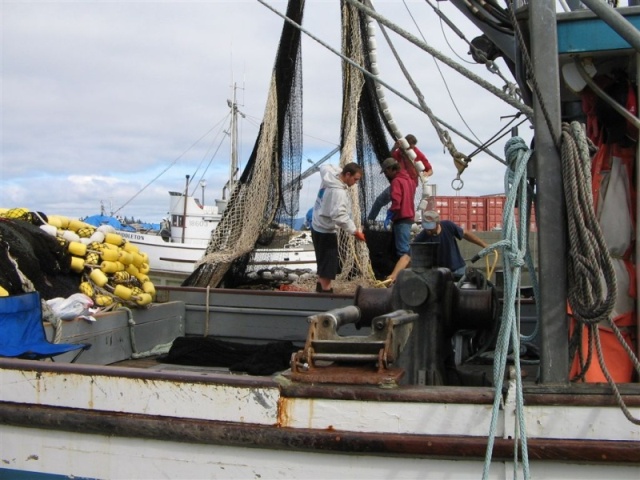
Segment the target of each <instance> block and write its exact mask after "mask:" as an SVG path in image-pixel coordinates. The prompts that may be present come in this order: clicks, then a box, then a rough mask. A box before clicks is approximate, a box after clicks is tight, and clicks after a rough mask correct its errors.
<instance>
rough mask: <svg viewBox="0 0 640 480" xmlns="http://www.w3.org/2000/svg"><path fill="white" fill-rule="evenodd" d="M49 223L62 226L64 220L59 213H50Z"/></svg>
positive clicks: (57, 226)
mask: <svg viewBox="0 0 640 480" xmlns="http://www.w3.org/2000/svg"><path fill="white" fill-rule="evenodd" d="M47 223H48V224H49V225H51V226H53V227H56V228H62V221H61V220H60V218H59V217H58V216H57V215H49V216H48V217H47Z"/></svg>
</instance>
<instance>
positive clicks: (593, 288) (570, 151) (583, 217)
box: [562, 122, 640, 425]
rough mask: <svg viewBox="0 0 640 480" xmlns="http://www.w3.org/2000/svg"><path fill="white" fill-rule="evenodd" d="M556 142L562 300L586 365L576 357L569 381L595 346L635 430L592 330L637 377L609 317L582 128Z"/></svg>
mask: <svg viewBox="0 0 640 480" xmlns="http://www.w3.org/2000/svg"><path fill="white" fill-rule="evenodd" d="M562 140H563V142H562V177H563V182H564V192H565V202H566V204H567V221H568V224H569V225H568V227H569V257H568V266H567V274H568V275H567V277H568V278H567V281H568V300H569V305H570V306H571V310H572V315H573V317H574V318H575V319H576V320H577V321H578V322H579V324H580V325H578V328H577V330H576V331H581V330H582V325H585V326H587V329H588V332H589V342H588V344H589V350H588V355H587V361H586V362H582V353H580V356H579V358H580V367H581V372H580V373H579V374H578V375H577V376H576V378H574V379H572V380H580V379H583V378H584V375H585V373H586V371H587V369H588V368H589V365H590V362H591V357H592V354H593V353H592V348H593V347H592V345H593V344H594V343H595V346H596V353H597V356H598V363H599V365H600V368H601V369H602V373H603V374H604V376H605V378H606V379H607V383H608V384H609V386H610V387H611V389H612V391H613V394H614V396H615V398H616V400H617V402H618V405H619V406H620V408H621V410H622V412H623V413H624V416H625V417H627V419H628V420H629V421H630V422H632V423H634V424H636V425H640V419H638V418H635V417H634V416H633V415H632V414H631V412H630V411H629V409H628V408H627V406H626V404H625V402H624V399H623V398H622V396H621V394H620V391H619V390H618V386H617V385H616V383H615V382H614V381H613V378H612V377H611V374H610V373H609V370H608V368H607V365H606V363H605V359H604V355H603V353H602V347H601V343H600V331H599V327H598V325H599V324H600V323H601V322H602V323H604V324H606V325H607V326H608V327H610V328H611V330H612V331H613V333H614V335H615V336H616V338H617V339H618V341H619V342H620V345H622V347H623V349H624V350H625V352H626V353H627V355H629V358H630V359H631V361H632V362H633V365H634V367H635V370H636V372H640V362H639V361H638V358H637V357H636V355H635V354H634V352H633V351H632V350H631V348H630V347H629V345H628V344H627V342H626V341H625V340H624V338H623V337H622V333H621V332H620V329H619V328H618V326H617V325H616V324H615V322H614V321H613V319H612V316H611V313H612V312H613V309H614V306H615V303H616V296H617V281H616V275H615V271H614V268H613V263H612V261H611V255H610V254H609V250H608V247H607V244H606V240H605V238H604V235H603V233H602V229H601V228H600V223H599V222H598V219H597V217H596V214H595V211H594V208H593V192H592V190H591V171H590V166H591V154H590V150H589V146H590V145H589V143H588V140H587V137H586V133H585V129H584V126H583V125H582V124H580V123H578V122H572V123H571V124H567V123H564V124H563V125H562ZM592 340H593V341H592Z"/></svg>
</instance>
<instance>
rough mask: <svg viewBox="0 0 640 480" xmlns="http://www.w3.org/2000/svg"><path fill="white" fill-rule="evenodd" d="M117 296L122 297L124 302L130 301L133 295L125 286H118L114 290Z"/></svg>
mask: <svg viewBox="0 0 640 480" xmlns="http://www.w3.org/2000/svg"><path fill="white" fill-rule="evenodd" d="M113 293H114V295H115V296H117V297H120V298H121V299H123V300H129V299H130V298H131V295H133V293H132V292H131V289H130V288H127V287H125V286H124V285H116V288H115V289H114V290H113Z"/></svg>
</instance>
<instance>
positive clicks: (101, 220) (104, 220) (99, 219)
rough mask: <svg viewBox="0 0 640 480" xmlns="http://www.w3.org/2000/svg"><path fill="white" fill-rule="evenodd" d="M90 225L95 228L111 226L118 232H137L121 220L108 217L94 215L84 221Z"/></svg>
mask: <svg viewBox="0 0 640 480" xmlns="http://www.w3.org/2000/svg"><path fill="white" fill-rule="evenodd" d="M83 221H84V222H85V223H88V224H89V225H93V226H94V227H100V226H101V225H111V226H112V227H113V228H115V229H116V230H124V231H125V232H135V231H136V229H135V228H133V227H130V226H129V225H123V224H122V223H120V220H118V219H117V218H114V217H108V216H107V215H92V216H90V217H87V218H85V219H84V220H83Z"/></svg>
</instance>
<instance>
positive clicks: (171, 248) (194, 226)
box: [118, 188, 316, 285]
mask: <svg viewBox="0 0 640 480" xmlns="http://www.w3.org/2000/svg"><path fill="white" fill-rule="evenodd" d="M186 190H187V189H186V188H185V193H180V192H169V196H170V200H169V217H168V218H167V219H165V220H164V221H163V223H162V224H161V229H160V231H155V232H153V231H152V232H142V231H137V232H131V231H126V230H118V233H119V234H120V235H122V237H123V238H125V239H127V240H128V241H129V242H131V243H132V244H134V245H136V246H137V247H138V248H139V249H140V250H141V251H143V252H145V253H146V254H147V255H148V256H149V266H150V268H151V276H152V278H153V279H154V280H155V281H156V283H157V280H158V279H159V280H160V282H159V283H158V284H160V285H163V284H165V285H166V284H171V283H174V282H172V280H173V281H176V280H181V279H184V278H186V277H187V276H188V275H189V274H190V273H191V272H193V269H194V266H195V264H196V262H197V261H198V260H200V259H201V258H202V256H203V255H204V252H205V249H206V247H207V244H208V243H209V240H210V239H211V233H212V232H213V231H214V230H215V228H216V227H217V226H218V224H219V222H220V220H221V219H222V214H223V212H224V209H225V207H226V203H227V202H226V200H216V204H215V205H202V203H201V202H200V201H199V200H198V199H197V198H195V197H193V196H191V195H188V193H186ZM280 228H281V230H282V231H283V232H284V235H286V236H287V237H288V238H289V239H290V240H289V241H288V242H286V243H284V244H283V245H281V246H280V247H274V248H272V247H266V248H258V249H256V251H255V254H254V258H253V261H252V262H250V264H249V269H248V270H249V272H258V271H261V270H264V269H269V270H276V269H289V270H296V271H298V270H308V271H309V272H315V268H316V263H315V252H314V250H313V244H312V243H311V235H310V233H309V232H295V231H294V230H292V229H291V228H290V227H288V226H286V225H281V226H280Z"/></svg>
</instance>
